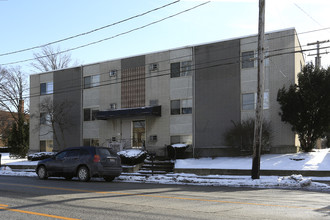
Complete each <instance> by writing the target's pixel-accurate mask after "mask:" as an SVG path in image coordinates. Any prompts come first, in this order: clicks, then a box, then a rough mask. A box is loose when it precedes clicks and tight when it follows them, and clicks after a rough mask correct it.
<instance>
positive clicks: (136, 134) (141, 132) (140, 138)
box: [132, 120, 146, 147]
mask: <svg viewBox="0 0 330 220" xmlns="http://www.w3.org/2000/svg"><path fill="white" fill-rule="evenodd" d="M132 133H133V135H132V136H133V147H144V146H145V141H146V121H145V120H139V121H133V132H132Z"/></svg>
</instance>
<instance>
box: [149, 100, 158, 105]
mask: <svg viewBox="0 0 330 220" xmlns="http://www.w3.org/2000/svg"><path fill="white" fill-rule="evenodd" d="M149 105H150V106H157V105H158V99H152V100H150V101H149Z"/></svg>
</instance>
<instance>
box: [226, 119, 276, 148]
mask: <svg viewBox="0 0 330 220" xmlns="http://www.w3.org/2000/svg"><path fill="white" fill-rule="evenodd" d="M232 123H233V125H234V126H233V127H232V128H231V129H229V130H228V131H227V132H226V133H225V134H224V137H225V142H226V145H229V146H232V147H238V148H239V149H240V151H246V152H252V151H253V138H254V119H253V118H249V119H247V120H243V121H242V122H239V123H235V122H233V121H232ZM270 141H271V128H270V123H269V122H265V121H264V122H263V123H262V140H261V142H262V143H261V150H262V151H266V150H267V149H268V148H269V147H270Z"/></svg>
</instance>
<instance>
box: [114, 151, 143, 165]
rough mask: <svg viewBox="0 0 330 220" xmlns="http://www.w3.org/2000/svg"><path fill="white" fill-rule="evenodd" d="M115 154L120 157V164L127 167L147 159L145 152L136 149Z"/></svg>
mask: <svg viewBox="0 0 330 220" xmlns="http://www.w3.org/2000/svg"><path fill="white" fill-rule="evenodd" d="M117 154H118V155H119V156H120V159H121V163H122V164H125V165H129V166H133V165H136V164H139V163H143V162H144V160H145V159H146V157H147V152H146V151H143V150H138V149H128V150H124V151H119V152H118V153H117Z"/></svg>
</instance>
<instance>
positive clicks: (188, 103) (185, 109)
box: [182, 99, 192, 114]
mask: <svg viewBox="0 0 330 220" xmlns="http://www.w3.org/2000/svg"><path fill="white" fill-rule="evenodd" d="M191 113H192V99H185V100H182V114H191Z"/></svg>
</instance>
